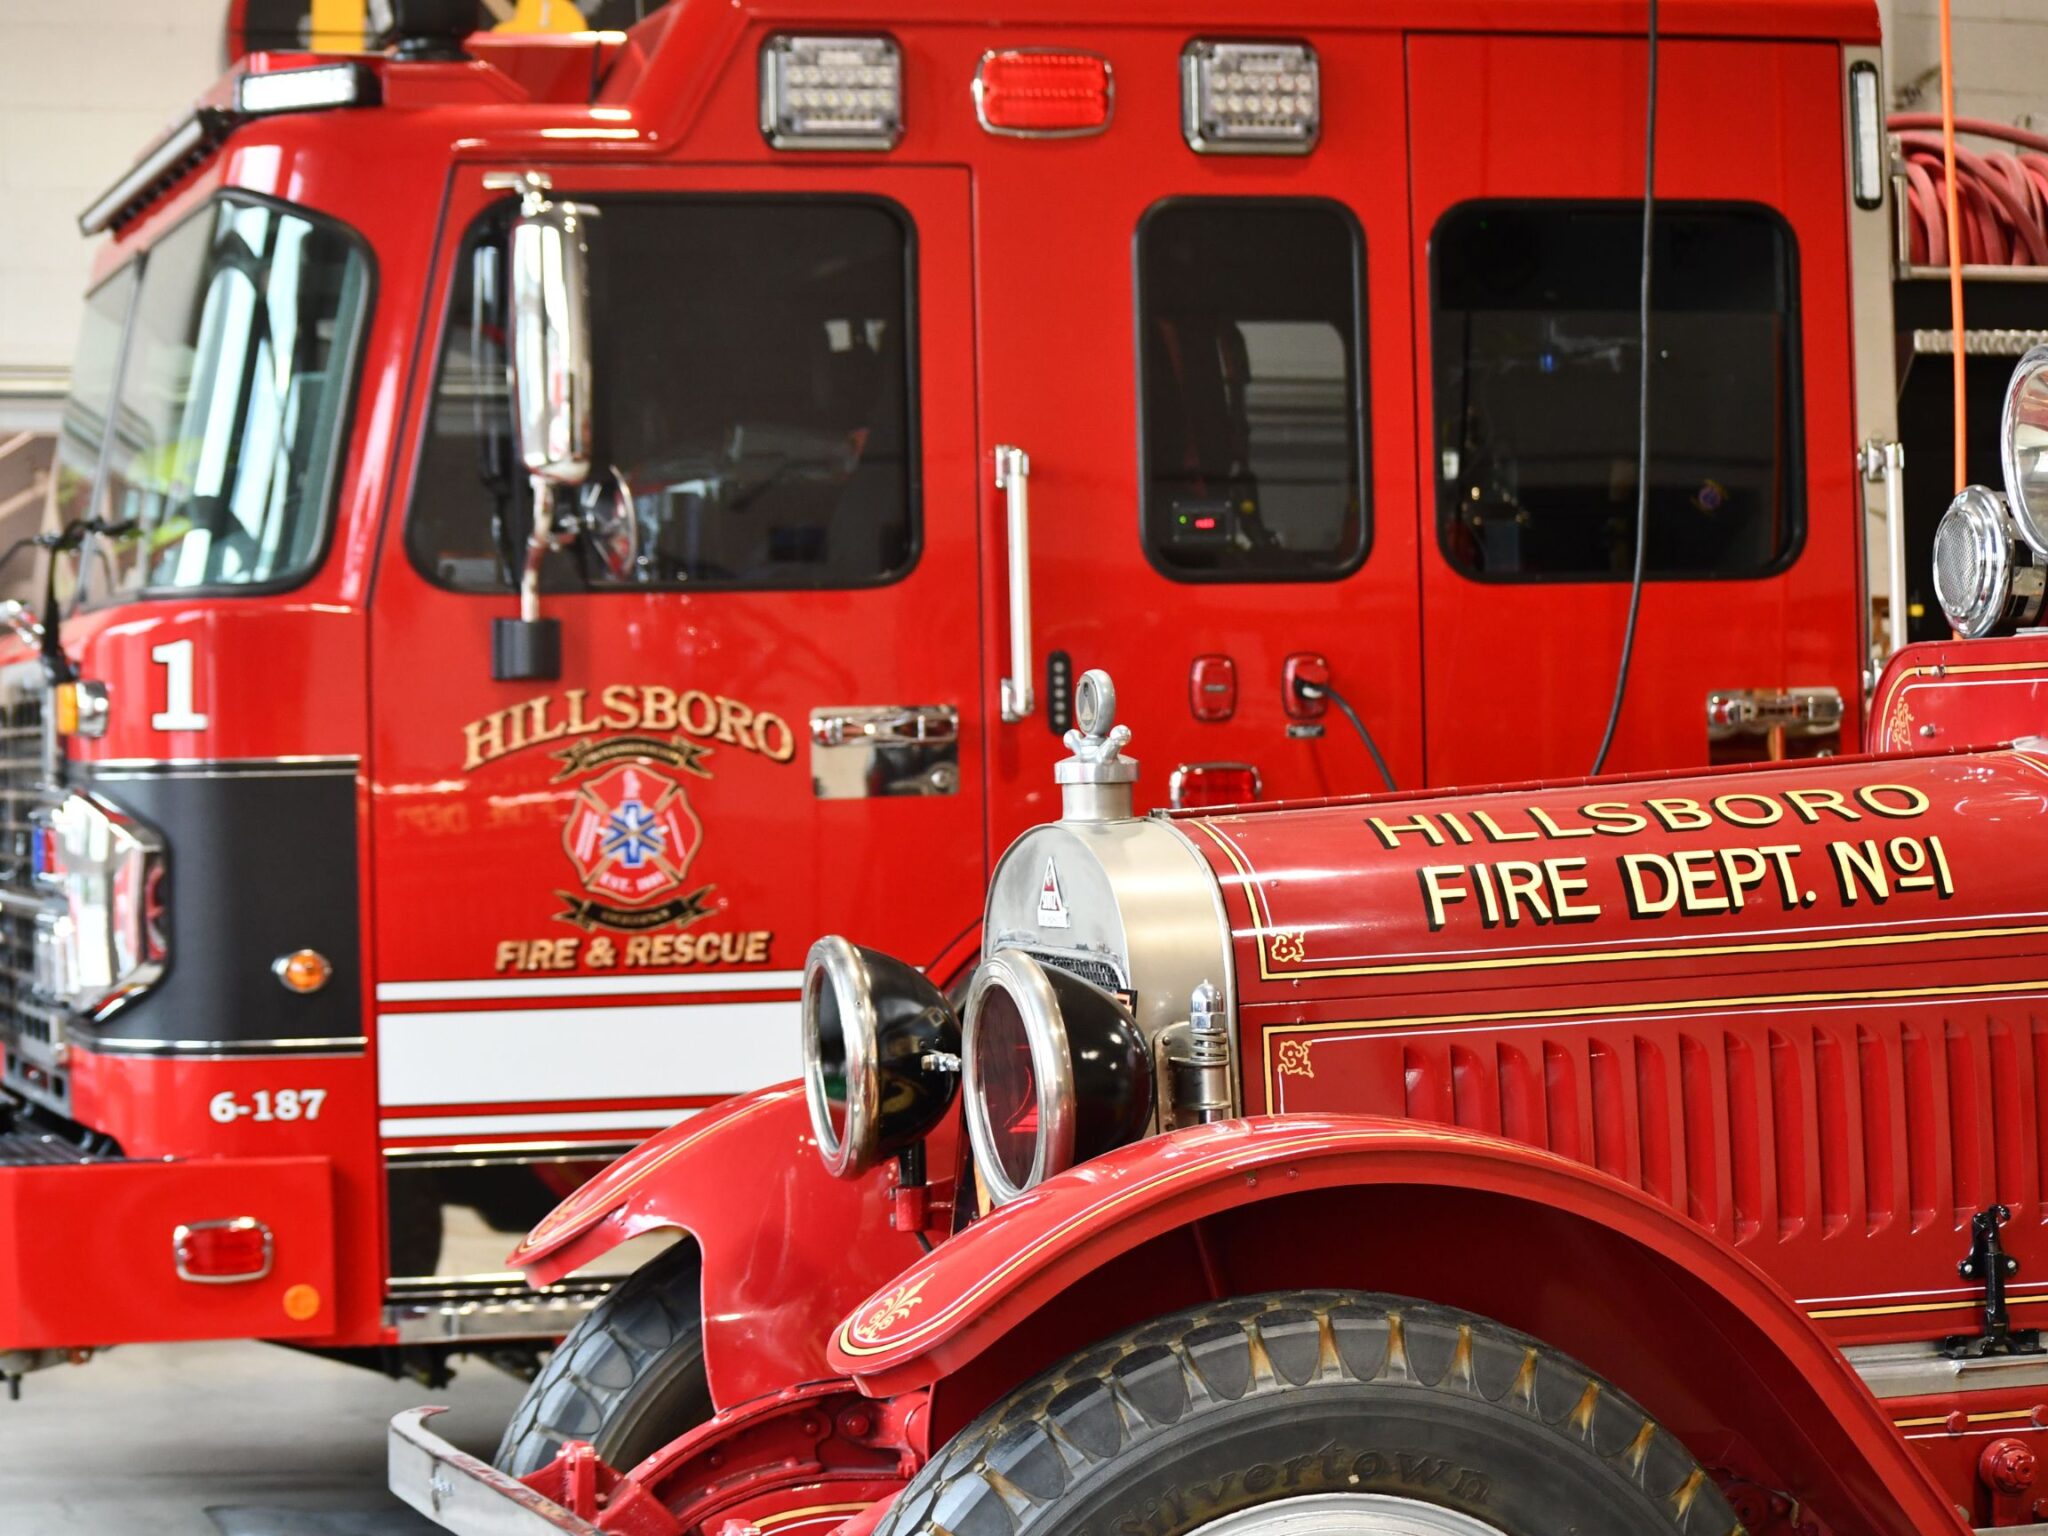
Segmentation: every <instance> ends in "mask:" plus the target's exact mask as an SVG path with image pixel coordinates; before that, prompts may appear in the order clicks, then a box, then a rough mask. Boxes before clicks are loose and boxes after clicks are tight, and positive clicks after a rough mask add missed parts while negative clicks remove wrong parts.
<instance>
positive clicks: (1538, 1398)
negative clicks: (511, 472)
mask: <svg viewBox="0 0 2048 1536" xmlns="http://www.w3.org/2000/svg"><path fill="white" fill-rule="evenodd" d="M2005 444H2006V449H2005V454H2006V462H2007V465H2008V466H2009V473H2008V494H2007V495H2006V496H2000V495H1998V494H1995V493H1993V492H1990V491H1986V490H1983V489H1981V488H1978V489H1972V490H1970V491H1967V492H1965V493H1964V494H1963V495H1961V496H1959V497H1958V498H1957V500H1956V502H1955V504H1954V506H1953V507H1952V508H1951V510H1950V512H1949V514H1948V515H1947V517H1946V518H1945V520H1944V523H1943V526H1942V528H1941V530H1940V532H1939V535H1938V538H1937V547H1936V559H1937V565H1936V577H1935V580H1936V584H1937V587H1938V588H1939V590H1940V591H1941V594H1942V598H1943V602H1944V607H1945V609H1946V612H1947V615H1948V617H1949V619H1950V621H1951V622H1952V623H1953V624H1954V625H1955V626H1956V628H1957V630H1958V631H1959V632H1961V633H1962V634H1965V635H1971V636H1982V635H1985V634H1988V633H1993V632H2000V631H2003V632H2006V633H2007V634H2008V636H2009V637H2008V638H2003V639H1971V640H1959V641H1953V642H1944V643H1939V644H1923V645H1916V646H1913V647H1910V648H1908V649H1907V650H1906V651H1905V652H1903V653H1902V654H1901V655H1900V656H1898V657H1897V658H1895V659H1894V660H1893V662H1892V663H1891V665H1890V666H1889V667H1888V668H1887V670H1886V671H1885V673H1884V675H1883V678H1882V680H1881V681H1880V683H1879V686H1878V689H1877V693H1876V704H1875V708H1874V712H1873V731H1872V735H1873V736H1874V737H1876V738H1877V740H1878V741H1880V742H1883V743H1886V744H1890V745H1894V746H1895V747H1896V750H1893V751H1891V752H1888V753H1886V754H1873V755H1869V756H1857V757H1848V758H1836V759H1829V760H1808V761H1805V762H1800V763H1768V764H1757V765H1750V766H1747V767H1738V768H1730V769H1724V770H1719V771H1714V770H1698V769H1690V770H1678V771H1665V772H1661V773H1651V774H1637V775H1632V776H1614V777H1607V778H1595V779H1586V778H1577V779H1551V780H1542V781H1532V782H1529V783H1524V784H1518V785H1510V786H1505V787H1499V788H1492V789H1485V790H1480V791H1431V792H1424V793H1411V794H1393V795H1385V794H1383V795H1373V796H1349V797H1327V798H1319V799H1310V800H1303V801H1297V802H1293V803H1290V804H1281V805H1268V806H1253V807H1235V808H1226V809H1220V810H1205V811H1177V812H1171V811H1169V812H1155V813H1153V814H1152V815H1150V816H1140V815H1137V814H1135V812H1134V804H1135V800H1134V792H1133V786H1134V782H1135V780H1136V778H1137V767H1136V764H1135V763H1133V762H1131V761H1130V760H1129V759H1128V758H1127V757H1126V756H1125V748H1126V746H1127V745H1128V744H1129V743H1130V742H1131V739H1132V736H1133V732H1132V731H1131V729H1130V728H1129V727H1127V726H1123V725H1118V724H1115V723H1114V719H1115V714H1116V702H1115V696H1114V693H1113V691H1112V690H1111V689H1110V687H1109V685H1108V680H1107V675H1106V674H1104V673H1101V672H1089V673H1088V674H1086V675H1085V676H1084V678H1083V680H1082V683H1081V687H1080V692H1079V696H1078V699H1077V721H1078V726H1077V729H1076V730H1075V731H1074V732H1073V733H1072V734H1071V735H1070V737H1069V738H1068V739H1069V743H1070V745H1071V746H1072V748H1073V753H1072V756H1070V757H1069V758H1067V759H1066V760H1064V761H1062V762H1061V763H1060V764H1059V765H1058V772H1057V776H1058V780H1059V783H1060V786H1061V788H1062V791H1063V806H1062V814H1061V817H1060V819H1059V820H1058V821H1056V822H1051V823H1048V824H1045V825H1041V826H1039V827H1036V828H1033V829H1031V830H1030V831H1028V832H1026V833H1025V834H1024V835H1023V836H1022V837H1020V838H1019V839H1018V840H1017V841H1016V842H1015V843H1014V844H1012V846H1011V847H1010V849H1009V850H1008V851H1007V852H1006V853H1005V854H1004V855H1003V856H1002V858H1001V859H1000V861H999V862H998V863H997V865H996V868H995V871H994V874H993V876H992V880H991V884H990V888H989V896H988V907H987V915H986V944H987V949H988V954H987V956H986V958H985V959H983V960H982V961H981V962H980V963H979V965H978V966H977V967H976V969H975V971H974V976H973V981H972V983H971V985H970V986H969V988H968V989H967V992H966V999H965V1003H964V1006H963V1007H961V1008H959V1009H958V1010H956V1009H955V1007H954V1005H953V1003H952V1002H951V1001H950V1000H949V999H948V998H947V997H946V996H945V995H944V994H942V993H941V992H940V991H939V989H938V988H937V987H936V986H935V985H934V984H933V983H932V981H931V980H930V979H929V978H928V977H926V976H925V975H923V974H921V973H920V972H919V970H918V969H917V967H916V966H914V965H912V964H909V963H906V962H905V961H903V960H900V959H892V958H890V957H888V956H886V955H884V954H882V953H880V952H878V951H875V950H873V949H870V948H866V947H863V946H859V945H855V944H853V943H851V942H849V941H848V940H846V939H844V938H840V937H832V938H827V939H823V940H821V941H820V942H819V943H817V944H816V945H815V946H814V947H813V948H812V950H811V952H810V957H809V961H808V964H807V970H806V976H805V986H804V999H803V1026H802V1037H803V1045H804V1062H805V1070H804V1075H803V1079H802V1081H801V1082H799V1083H796V1084H791V1085H787V1086H783V1087H777V1088H771V1089H766V1090H762V1091H759V1092H756V1093H754V1094H750V1095H748V1096H746V1097H744V1098H741V1099H739V1100H736V1101H734V1102H732V1103H730V1104H728V1105H726V1106H723V1107H721V1108H720V1109H718V1110H716V1111H714V1112H712V1113H711V1114H707V1115H705V1116H702V1117H700V1118H699V1119H698V1120H696V1121H694V1122H691V1123H690V1124H687V1125H684V1126H680V1127H677V1128H675V1129H673V1130H671V1131H668V1132H665V1133H663V1134H662V1135H661V1136H659V1137H657V1138H655V1139H654V1140H652V1141H650V1142H649V1143H648V1144H647V1145H646V1146H644V1147H642V1148H640V1149H639V1150H638V1151H637V1152H635V1153H634V1154H632V1155H631V1156H629V1157H627V1158H626V1159H624V1160H622V1161H621V1162H620V1163H619V1164H618V1165H616V1166H615V1167H614V1168H613V1169H611V1170H610V1171H608V1172H607V1173H605V1174H604V1175H602V1176H600V1177H599V1178H598V1179H596V1180H593V1181H592V1182H591V1183H589V1184H587V1185H585V1186H584V1187H583V1188H582V1189H581V1190H580V1191H578V1192H577V1194H575V1195H574V1196H573V1197H571V1199H570V1200H568V1201H567V1202H566V1203H564V1205H563V1206H562V1207H560V1208H559V1209H558V1210H557V1211H555V1212H554V1213H553V1214H552V1215H551V1216H549V1218H548V1219H547V1220H546V1221H544V1222H543V1223H541V1225H540V1226H539V1227H538V1228H536V1229H535V1230H534V1232H533V1233H532V1234H531V1235H530V1236H529V1237H528V1238H527V1239H526V1241H525V1243H524V1244H523V1245H522V1246H521V1248H520V1250H519V1251H518V1253H516V1254H515V1256H514V1257H515V1260H516V1261H517V1262H518V1263H520V1264H521V1265H522V1266H523V1267H524V1268H525V1269H526V1270H527V1272H528V1273H529V1274H530V1275H531V1276H532V1277H533V1278H534V1279H535V1280H536V1281H540V1282H545V1281H547V1280H549V1279H550V1278H551V1277H553V1276H555V1275H558V1274H561V1273H563V1272H565V1271H566V1270H568V1269H569V1268H571V1267H572V1266H574V1265H577V1264H582V1263H587V1262H589V1261H590V1260H591V1259H592V1258H593V1257H594V1256H596V1255H598V1254H601V1253H602V1252H604V1251H605V1250H606V1249H608V1248H610V1247H611V1246H613V1245H615V1244H617V1243H619V1242H621V1241H622V1240H624V1239H626V1238H628V1237H632V1236H635V1235H638V1234H641V1233H644V1232H646V1231H648V1230H649V1229H651V1228H656V1227H673V1228H679V1229H681V1230H682V1231H684V1232H686V1233H687V1234H688V1238H689V1242H688V1250H689V1251H691V1252H692V1253H693V1254H694V1255H695V1260H696V1262H695V1264H694V1265H693V1267H692V1268H691V1269H690V1271H689V1272H688V1273H686V1274H671V1275H669V1276H668V1277H667V1279H666V1283H665V1287H664V1288H663V1290H662V1291H661V1293H660V1297H661V1300H662V1302H663V1304H664V1305H665V1307H666V1312H665V1314H664V1316H665V1317H666V1318H667V1319H668V1324H667V1326H666V1327H665V1328H658V1329H657V1328H648V1327H646V1326H644V1319H645V1318H646V1317H647V1316H648V1315H649V1311H650V1307H651V1303H652V1302H653V1300H654V1299H655V1294H656V1293H655V1290H654V1287H653V1286H652V1285H650V1284H649V1272H646V1271H643V1272H642V1273H641V1274H640V1275H636V1276H635V1277H633V1278H632V1279H630V1280H628V1281H627V1282H625V1284H624V1285H622V1286H621V1287H620V1288H619V1289H618V1290H617V1291H616V1292H614V1293H613V1295H612V1296H611V1297H609V1298H608V1299H607V1301H606V1302H605V1303H604V1304H603V1305H602V1306H601V1307H600V1309H599V1310H598V1311H597V1312H594V1313H593V1314H592V1315H591V1317H590V1319H588V1320H587V1321H586V1323H585V1324H584V1325H583V1326H582V1327H581V1328H579V1330H578V1332H577V1333H576V1334H574V1335H571V1337H570V1338H569V1339H568V1340H566V1341H565V1343H564V1345H563V1347H562V1348H561V1349H560V1350H559V1351H557V1352H556V1354H555V1356H554V1357H553V1359H552V1360H551V1361H550V1363H549V1366H548V1368H547V1370H546V1372H545V1373H544V1374H543V1376H542V1377H541V1379H540V1380H539V1381H537V1382H536V1383H535V1385H534V1387H533V1388H532V1390H531V1393H530V1395H529V1398H528V1402H527V1405H526V1407H525V1408H524V1409H523V1410H522V1411H521V1414H520V1417H519V1418H518V1419H517V1420H516V1421H515V1423H514V1424H513V1426H512V1432H511V1435H510V1436H509V1437H508V1442H507V1449H506V1452H505V1453H504V1454H503V1455H502V1456H501V1460H502V1461H503V1462H505V1463H506V1464H508V1465H509V1466H512V1467H514V1468H516V1469H518V1470H521V1471H524V1472H525V1474H526V1475H525V1476H524V1477H523V1479H519V1480H515V1479H514V1478H513V1477H512V1476H511V1475H509V1474H508V1473H507V1472H505V1471H500V1470H497V1469H494V1468H491V1467H487V1466H484V1465H483V1464H482V1463H480V1462H478V1461H476V1460H474V1459H472V1458H468V1457H464V1456H462V1455H460V1454H458V1453H456V1452H454V1451H452V1450H451V1449H450V1448H449V1447H448V1446H447V1445H446V1444H445V1443H442V1442H440V1441H439V1440H438V1439H436V1438H435V1436H434V1435H433V1434H432V1431H431V1429H430V1428H428V1427H427V1421H426V1417H425V1415H426V1414H429V1413H431V1412H432V1411H433V1410H424V1411H415V1412H412V1413H408V1414H404V1415H401V1416H400V1417H399V1419H398V1420H396V1421H395V1422H394V1425H393V1428H392V1433H391V1470H392V1486H393V1487H394V1488H395V1489H396V1490H397V1491H398V1492H399V1493H401V1494H402V1495H403V1496H404V1497H405V1498H406V1499H407V1500H408V1501H409V1502H411V1503H412V1504H413V1505H415V1506H416V1507H417V1508H419V1509H421V1510H422V1511H425V1512H427V1513H429V1514H431V1515H433V1516H434V1517H435V1518H436V1519H437V1520H438V1521H439V1523H440V1524H442V1525H443V1526H445V1527H447V1528H448V1529H449V1530H452V1531H455V1532H458V1533H473V1536H482V1533H486V1532H488V1533H492V1536H599V1533H603V1532H613V1533H628V1532H630V1533H634V1536H680V1533H684V1532H700V1531H701V1532H721V1533H723V1536H752V1533H758V1532H767V1531H776V1532H789V1531H802V1532H809V1533H817V1536H823V1533H826V1532H833V1533H836V1536H870V1533H887V1536H895V1533H899V1532H901V1533H910V1532H950V1533H969V1532H972V1533H986V1532H997V1533H1014V1536H1035V1533H1040V1532H1060V1533H1069V1532H1099V1531H1115V1532H1134V1533H1145V1536H1181V1533H1187V1532H1199V1533H1202V1536H1226V1533H1228V1536H1241V1533H1259V1536H1282V1533H1298V1532H1327V1533H1333V1536H1340V1533H1341V1536H1503V1533H1505V1536H1551V1533H1555V1532H1559V1531H1566V1530H1569V1531H1572V1532H1578V1533H1584V1536H1603V1533H1615V1536H1621V1533H1628V1536H1642V1533H1645V1532H1653V1531H1672V1532H1680V1531H1682V1532H1692V1533H1711V1536H1730V1533H1735V1532H1749V1533H1753V1536H1758V1533H1772V1536H1791V1533H1800V1536H1838V1533H1841V1536H1846V1533H1848V1532H1865V1533H1885V1536H1909V1533H1910V1536H1933V1533H1936V1532H1943V1531H1948V1532H1958V1533H1961V1532H1963V1531H1965V1530H1967V1529H1968V1528H1970V1527H1972V1526H1974V1527H1977V1528H2024V1529H2026V1530H2031V1531H2038V1530H2040V1529H2041V1528H2042V1526H2041V1523H2040V1522H2041V1519H2042V1516H2043V1515H2044V1514H2048V1485H2044V1484H2043V1483H2042V1482H2041V1481H2040V1479H2039V1467H2038V1463H2037V1451H2038V1448H2039V1446H2040V1444H2041V1440H2040V1437H2041V1435H2042V1433H2043V1432H2044V1430H2048V1352H2044V1348H2043V1344H2042V1339H2041V1334H2040V1331H2039V1328H2038V1326H2037V1325H2038V1323H2039V1322H2040V1315H2039V1314H2037V1313H2035V1312H2034V1310H2033V1309H2034V1308H2035V1307H2037V1306H2041V1305H2044V1304H2048V1246H2044V1243H2043V1239H2042V1236H2041V1234H2042V1231H2043V1222H2044V1219H2048V1216H2044V1212H2048V1205H2044V1192H2043V1187H2042V1186H2043V1177H2044V1164H2043V1158H2042V1146H2043V1139H2042V1134H2041V1130H2042V1127H2041V1114H2042V1086H2043V1083H2044V1082H2048V1057H2044V1056H2043V1054H2042V1045H2041V1041H2042V1026H2041V1023H2040V1020H2039V1001H2040V998H2041V995H2042V991H2043V989H2044V988H2048V979H2044V959H2048V920H2044V919H2048V914H2044V912H2043V911H2042V907H2041V901H2040V897H2039V895H2038V894H2037V892H2038V888H2039V879H2038V876H2037V872H2036V871H2035V870H2034V868H2033V865H2032V860H2031V858H2030V857H2029V855H2030V853H2031V852H2032V851H2034V850H2035V849H2036V847H2037V846H2038V845H2037V843H2036V839H2037V838H2040V837H2042V836H2043V833H2044V829H2048V756H2044V755H2043V751H2044V748H2048V736H2043V735H2042V734H2041V731H2040V728H2041V725H2042V722H2043V719H2044V713H2043V711H2044V708H2048V637H2044V634H2043V632H2042V631H2041V630H2039V629H2033V630H2029V631H2027V632H2025V633H2023V634H2020V635H2017V636H2012V635H2010V631H2011V630H2012V629H2013V628H2014V627H2015V626H2017V625H2021V624H2027V623H2031V622H2033V621H2034V620H2035V619H2037V618H2038V617H2039V615H2040V612H2041V608H2042V591H2043V575H2044V571H2048V347H2044V348H2040V349H2037V350H2036V351H2034V352H2033V353H2031V354H2030V355H2029V356H2028V357H2027V358H2026V360H2025V362H2024V363H2023V365H2022V367H2021V370H2020V372H2019V373H2018V374H2017V375H2016V376H2015V379H2014V383H2013V386H2012V389H2011V393H2010V395H2009V404H2008V407H2007V412H2006V432H2005ZM1137 741H1138V745H1140V746H1142V745H1143V736H1142V734H1139V735H1138V737H1137ZM734 1169H742V1170H745V1174H744V1176H742V1177H739V1178H735V1177H733V1176H732V1172H731V1171H732V1170H734ZM700 1302H701V1306H700ZM613 1311H616V1313H617V1315H616V1316H615V1317H614V1318H613V1326H612V1328H611V1333H610V1336H609V1337H607V1335H606V1332H605V1329H604V1327H603V1320H604V1318H605V1316H606V1314H607V1313H608V1312H613ZM1859 1378H1860V1379H1859ZM685 1382H687V1383H688V1384H689V1391H687V1392H686V1391H684V1390H683V1389H682V1387H681V1386H680V1385H679V1384H681V1383H685ZM636 1394H638V1399H639V1400H638V1402H637V1403H636V1402H634V1398H635V1395H636ZM707 1411H709V1416H708V1417H707V1416H706V1413H707ZM579 1420H581V1421H582V1423H581V1425H580V1426H578V1423H577V1421H579ZM627 1421H637V1424H636V1425H635V1427H634V1428H633V1429H631V1430H630V1431H627V1432H624V1433H622V1425H624V1424H625V1423H626V1422H627ZM657 1421H658V1422H659V1424H660V1426H661V1429H662V1431H663V1432H661V1433H649V1431H650V1430H651V1429H653V1428H654V1427H655V1423H656V1422H657ZM565 1427H568V1431H569V1432H568V1433H567V1434H564V1433H563V1430H564V1428H565ZM607 1438H609V1439H610V1440H611V1441H612V1442H613V1443H614V1444H618V1445H621V1446H623V1447H626V1448H625V1449H623V1450H622V1452H621V1453H619V1454H611V1455H608V1454H606V1453H605V1452H604V1451H602V1450H601V1449H600V1448H598V1446H597V1445H596V1444H595V1442H596V1441H597V1440H600V1439H607Z"/></svg>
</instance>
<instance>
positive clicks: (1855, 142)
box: [1849, 61, 1886, 208]
mask: <svg viewBox="0 0 2048 1536" xmlns="http://www.w3.org/2000/svg"><path fill="white" fill-rule="evenodd" d="M1849 158H1850V166H1851V169H1852V171H1853V183H1852V186H1851V190H1852V191H1853V192H1854V193H1855V196H1856V206H1857V207H1858V208H1881V207H1883V206H1884V182H1885V173H1886V166H1885V146H1884V111H1883V109H1882V108H1881V107H1880V106H1879V105H1878V100H1877V66H1876V65H1875V64H1870V63H1864V62H1860V61H1859V62H1857V63H1855V64H1851V65H1850V66H1849Z"/></svg>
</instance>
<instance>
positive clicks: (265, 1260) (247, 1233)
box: [171, 1216, 272, 1284]
mask: <svg viewBox="0 0 2048 1536" xmlns="http://www.w3.org/2000/svg"><path fill="white" fill-rule="evenodd" d="M271 1251H272V1250H271V1237H270V1228H268V1227H266V1226H265V1225H264V1224H263V1223H262V1222H260V1221H258V1220H257V1219H256V1218H255V1217H253V1216H237V1217H235V1218H234V1219H232V1220H229V1221H195V1222H193V1223H192V1224H191V1225H190V1226H181V1227H179V1228H177V1229H176V1230H175V1231H174V1232H173V1233H172V1234H171V1252H172V1255H173V1256H174V1257H175V1259H176V1260H177V1266H178V1278H179V1279H181V1280H193V1281H197V1282H199V1283H200V1284H220V1283H222V1282H224V1281H232V1280H261V1279H262V1278H263V1277H264V1276H265V1275H267V1274H269V1273H270V1258H271Z"/></svg>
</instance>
